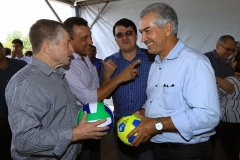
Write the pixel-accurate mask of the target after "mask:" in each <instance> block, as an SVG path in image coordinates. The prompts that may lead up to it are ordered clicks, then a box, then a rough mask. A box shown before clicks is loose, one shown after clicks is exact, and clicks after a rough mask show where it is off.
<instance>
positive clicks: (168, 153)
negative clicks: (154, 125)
mask: <svg viewBox="0 0 240 160" xmlns="http://www.w3.org/2000/svg"><path fill="white" fill-rule="evenodd" d="M152 147H153V154H154V160H213V154H212V144H211V141H210V140H209V141H207V142H203V143H197V144H180V143H153V144H152Z"/></svg>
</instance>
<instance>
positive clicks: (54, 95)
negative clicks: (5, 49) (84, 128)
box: [6, 58, 81, 160]
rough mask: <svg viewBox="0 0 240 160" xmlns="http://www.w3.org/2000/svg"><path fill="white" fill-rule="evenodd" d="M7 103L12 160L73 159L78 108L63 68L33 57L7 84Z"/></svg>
mask: <svg viewBox="0 0 240 160" xmlns="http://www.w3.org/2000/svg"><path fill="white" fill-rule="evenodd" d="M6 101H7V105H8V109H9V116H8V119H9V124H10V127H11V130H12V146H11V154H12V158H13V159H14V160H35V159H38V160H47V159H48V160H54V159H58V160H60V159H64V160H72V159H76V157H77V155H78V154H79V152H80V150H81V144H80V143H74V144H73V143H71V141H72V128H74V127H75V126H76V125H77V124H76V123H77V122H76V117H77V113H78V110H79V108H80V106H77V105H76V98H75V96H73V94H72V93H71V91H70V89H69V86H68V83H67V81H66V79H65V78H64V70H63V69H62V68H59V69H58V70H54V69H53V68H51V67H50V66H48V65H47V64H46V63H44V62H42V61H40V60H38V59H36V58H32V62H31V63H29V64H28V65H27V66H26V67H25V68H23V69H22V70H20V71H19V72H18V73H16V74H15V75H14V76H13V77H12V79H11V80H10V81H9V83H8V85H7V88H6Z"/></svg>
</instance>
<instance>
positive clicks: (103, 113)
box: [77, 102, 113, 134]
mask: <svg viewBox="0 0 240 160" xmlns="http://www.w3.org/2000/svg"><path fill="white" fill-rule="evenodd" d="M84 111H86V112H87V122H95V121H97V120H102V119H107V121H106V122H105V123H102V124H100V125H99V126H98V127H103V126H108V128H109V129H108V130H106V133H107V134H108V133H109V132H110V131H111V130H112V127H113V112H112V110H111V109H110V108H109V107H108V106H106V105H105V104H104V103H103V102H94V103H89V104H86V105H84V106H83V107H82V108H81V109H80V110H79V112H78V116H77V124H79V122H80V121H81V119H82V117H83V113H84Z"/></svg>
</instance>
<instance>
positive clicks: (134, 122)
mask: <svg viewBox="0 0 240 160" xmlns="http://www.w3.org/2000/svg"><path fill="white" fill-rule="evenodd" d="M139 124H140V120H137V119H135V120H134V121H133V122H132V125H133V126H135V127H137V126H138V125H139Z"/></svg>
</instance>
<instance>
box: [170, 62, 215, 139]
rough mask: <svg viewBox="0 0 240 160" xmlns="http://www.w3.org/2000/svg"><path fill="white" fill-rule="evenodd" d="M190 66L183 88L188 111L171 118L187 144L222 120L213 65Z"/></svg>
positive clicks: (197, 64) (197, 63) (204, 63)
mask: <svg viewBox="0 0 240 160" xmlns="http://www.w3.org/2000/svg"><path fill="white" fill-rule="evenodd" d="M191 64H192V65H191V66H189V67H188V72H187V73H188V74H186V76H185V78H184V85H183V97H184V100H185V101H186V104H187V105H186V107H188V109H186V110H183V111H182V113H178V114H176V115H173V116H171V118H172V121H173V123H174V125H175V127H176V128H177V130H178V131H179V133H180V134H181V135H182V136H183V137H184V139H186V140H187V141H188V140H190V139H191V138H193V136H196V135H200V134H203V133H207V132H208V131H210V130H212V129H213V128H214V127H215V126H217V124H218V123H219V120H220V105H219V99H218V92H217V87H216V81H215V76H214V72H213V69H212V67H211V65H210V63H207V61H203V60H202V59H198V60H197V61H194V63H191Z"/></svg>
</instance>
